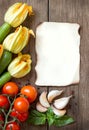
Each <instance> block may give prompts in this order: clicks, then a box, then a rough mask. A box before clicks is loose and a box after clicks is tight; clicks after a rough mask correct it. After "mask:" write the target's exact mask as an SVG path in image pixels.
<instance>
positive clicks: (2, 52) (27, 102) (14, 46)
mask: <svg viewBox="0 0 89 130" xmlns="http://www.w3.org/2000/svg"><path fill="white" fill-rule="evenodd" d="M28 14H29V15H32V14H33V11H32V7H31V6H28V5H27V4H25V3H24V4H22V3H15V4H14V5H12V6H11V7H10V8H9V9H8V10H7V12H6V14H5V17H4V21H5V23H4V24H3V25H2V26H1V27H0V43H1V44H0V88H1V89H2V91H1V93H0V130H1V129H3V130H20V122H24V121H26V120H27V119H28V121H29V123H32V124H34V125H42V124H45V123H46V121H47V122H48V124H49V126H50V125H55V126H59V127H60V126H64V125H67V124H70V123H72V122H73V121H74V120H73V118H71V117H70V116H67V115H65V114H66V108H65V107H66V106H67V104H68V103H69V100H70V98H71V97H72V96H69V97H65V98H60V99H57V100H54V99H55V98H56V97H57V96H60V95H61V94H62V93H63V90H61V91H59V90H52V91H50V92H49V93H48V94H47V92H42V93H41V95H40V97H39V102H37V104H36V109H37V110H30V115H29V109H30V106H31V103H33V102H34V101H35V99H36V98H37V90H36V88H35V87H33V86H31V85H27V86H23V87H22V88H21V90H20V89H19V87H18V85H17V84H16V83H14V82H8V81H9V80H10V79H11V78H12V77H14V78H21V77H24V76H25V75H27V74H28V73H29V72H30V70H31V62H32V60H31V56H30V54H22V53H21V51H22V50H23V49H24V47H25V46H26V45H27V44H28V41H29V39H30V35H33V36H34V32H33V31H32V30H29V29H28V28H27V27H22V26H21V25H20V24H21V23H22V22H23V21H24V20H25V19H26V17H27V15H28ZM19 25H20V26H19ZM18 26H19V27H18ZM12 27H17V28H16V30H15V31H14V32H13V33H11V34H9V35H8V36H7V34H8V33H9V32H10V30H11V28H12ZM6 36H7V37H6ZM13 53H14V54H15V56H16V57H15V58H14V59H13Z"/></svg>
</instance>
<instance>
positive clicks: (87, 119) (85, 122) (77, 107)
mask: <svg viewBox="0 0 89 130" xmlns="http://www.w3.org/2000/svg"><path fill="white" fill-rule="evenodd" d="M88 12H89V1H88V0H55V1H54V0H49V21H56V22H58V21H59V22H72V23H73V22H74V23H79V24H80V26H81V28H80V35H81V45H80V53H81V65H80V67H81V68H80V83H79V84H78V85H70V86H68V87H63V89H64V90H65V93H66V95H69V94H70V93H73V94H74V98H73V99H72V100H71V102H70V104H71V109H70V110H69V112H68V113H69V114H70V115H72V116H73V117H74V119H75V123H74V124H72V125H69V126H66V127H64V128H55V127H50V128H49V129H50V130H58V129H60V130H89V112H88V109H89V103H88V101H89V89H88V87H89V56H88V55H89V38H88V37H89V22H88V21H89V13H88ZM56 88H57V89H60V88H58V87H54V88H53V87H50V90H51V89H56ZM61 88H62V87H61Z"/></svg>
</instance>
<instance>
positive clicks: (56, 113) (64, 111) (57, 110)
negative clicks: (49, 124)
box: [51, 105, 66, 116]
mask: <svg viewBox="0 0 89 130" xmlns="http://www.w3.org/2000/svg"><path fill="white" fill-rule="evenodd" d="M51 108H52V110H53V112H54V114H55V115H57V116H64V115H65V114H66V110H65V109H64V110H59V109H56V108H55V107H54V106H53V105H52V106H51Z"/></svg>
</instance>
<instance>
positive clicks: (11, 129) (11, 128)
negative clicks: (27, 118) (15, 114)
mask: <svg viewBox="0 0 89 130" xmlns="http://www.w3.org/2000/svg"><path fill="white" fill-rule="evenodd" d="M6 130H20V126H19V124H17V123H16V122H12V123H9V124H8V125H7V126H6Z"/></svg>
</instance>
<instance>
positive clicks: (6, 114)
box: [0, 82, 37, 130]
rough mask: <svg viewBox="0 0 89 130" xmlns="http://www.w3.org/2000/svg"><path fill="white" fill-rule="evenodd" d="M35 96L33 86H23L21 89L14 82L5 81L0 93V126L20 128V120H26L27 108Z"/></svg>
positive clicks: (35, 91) (6, 129) (8, 129)
mask: <svg viewBox="0 0 89 130" xmlns="http://www.w3.org/2000/svg"><path fill="white" fill-rule="evenodd" d="M36 98H37V90H36V89H35V87H33V86H31V85H28V86H23V88H22V89H21V90H19V87H18V85H17V84H16V83H14V82H7V83H6V84H5V85H4V86H3V88H2V93H1V94H0V128H1V129H3V130H11V129H12V130H20V122H24V121H26V120H27V118H28V116H29V108H30V105H31V103H32V102H34V100H35V99H36Z"/></svg>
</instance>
